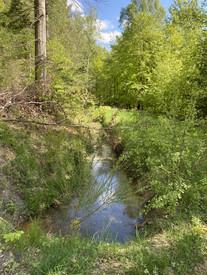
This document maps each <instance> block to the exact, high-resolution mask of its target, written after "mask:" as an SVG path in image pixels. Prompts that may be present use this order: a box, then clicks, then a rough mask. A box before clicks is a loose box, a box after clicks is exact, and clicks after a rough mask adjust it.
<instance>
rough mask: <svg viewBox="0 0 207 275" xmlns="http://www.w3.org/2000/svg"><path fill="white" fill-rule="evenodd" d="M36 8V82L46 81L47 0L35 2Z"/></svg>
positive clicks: (35, 0)
mask: <svg viewBox="0 0 207 275" xmlns="http://www.w3.org/2000/svg"><path fill="white" fill-rule="evenodd" d="M34 7H35V80H37V81H45V79H46V57H47V51H46V40H47V31H46V3H45V0H34Z"/></svg>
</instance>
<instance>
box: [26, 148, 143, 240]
mask: <svg viewBox="0 0 207 275" xmlns="http://www.w3.org/2000/svg"><path fill="white" fill-rule="evenodd" d="M115 163H116V159H115V158H114V156H113V153H112V151H111V148H110V146H108V145H104V146H103V147H102V148H100V149H99V150H98V152H97V154H96V155H95V157H94V159H93V168H92V171H91V173H92V178H93V179H94V183H93V187H92V188H93V189H94V190H92V191H91V190H89V192H90V193H91V192H93V191H96V190H98V189H99V188H102V185H104V188H103V190H102V192H101V194H100V195H99V196H97V197H96V200H95V202H94V205H95V206H96V207H94V209H97V208H99V207H100V206H101V205H102V206H101V207H100V209H99V210H98V211H95V213H93V214H92V215H90V216H89V217H88V218H87V219H86V220H85V221H84V222H82V223H80V225H79V231H80V233H81V235H86V236H91V237H99V238H100V237H101V238H102V239H103V240H104V241H108V242H111V241H117V242H121V243H125V242H127V241H129V240H131V239H132V238H134V236H135V231H136V230H135V224H137V223H140V222H143V220H144V218H143V217H142V216H141V217H140V216H139V212H140V210H141V207H140V204H139V199H138V197H136V196H134V195H133V193H134V191H133V188H132V187H131V189H132V190H128V191H127V195H126V196H127V197H125V196H123V195H122V196H121V198H117V194H116V193H117V190H119V189H122V186H123V185H125V183H126V182H127V181H128V179H127V176H126V174H125V173H124V172H123V171H121V169H120V168H118V169H115V171H114V166H115ZM123 190H124V189H123ZM130 191H131V192H130ZM118 193H119V192H118ZM86 194H87V190H83V194H82V197H83V198H84V197H85V196H86ZM112 194H113V195H112ZM129 194H130V195H129ZM111 195H112V197H113V199H112V202H111V203H110V204H107V203H106V204H105V203H104V202H105V201H108V200H109V201H110V199H109V197H110V196H111ZM118 196H119V195H118ZM78 201H79V198H75V199H73V201H72V202H70V203H68V204H66V205H61V206H58V207H57V208H50V209H48V210H46V211H44V212H43V213H42V215H41V218H40V222H41V226H42V229H43V230H45V231H46V232H51V233H53V234H56V235H59V234H61V235H66V234H68V232H69V226H70V224H71V221H72V219H73V218H74V214H75V216H76V219H77V218H78V219H79V220H84V217H85V215H86V216H87V215H88V213H85V215H84V214H83V212H84V211H83V209H81V208H79V209H78V211H77V210H76V211H75V208H74V205H75V204H77V203H78ZM91 212H92V211H91ZM89 213H90V212H89ZM25 226H26V225H25Z"/></svg>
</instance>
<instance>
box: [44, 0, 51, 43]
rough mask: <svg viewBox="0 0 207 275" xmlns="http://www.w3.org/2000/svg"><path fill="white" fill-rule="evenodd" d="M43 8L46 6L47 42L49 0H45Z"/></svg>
mask: <svg viewBox="0 0 207 275" xmlns="http://www.w3.org/2000/svg"><path fill="white" fill-rule="evenodd" d="M45 5H46V6H45V8H46V32H47V34H46V37H47V42H49V39H50V35H49V0H45Z"/></svg>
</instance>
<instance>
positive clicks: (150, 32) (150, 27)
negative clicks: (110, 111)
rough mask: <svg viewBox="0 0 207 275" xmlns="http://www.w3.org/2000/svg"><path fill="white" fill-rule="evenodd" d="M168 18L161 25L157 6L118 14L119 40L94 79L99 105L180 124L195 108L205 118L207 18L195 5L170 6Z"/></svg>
mask: <svg viewBox="0 0 207 275" xmlns="http://www.w3.org/2000/svg"><path fill="white" fill-rule="evenodd" d="M170 15H171V16H170V18H169V19H168V20H166V21H164V13H163V8H162V7H161V6H159V1H141V0H133V1H131V3H130V4H129V5H128V6H127V8H124V9H123V10H122V12H121V17H120V21H121V23H122V24H123V33H122V36H121V37H119V38H117V41H116V43H115V44H114V45H112V50H111V51H110V53H108V55H105V56H104V57H103V64H102V67H101V68H102V73H101V74H100V73H99V75H98V76H97V77H96V89H94V93H95V94H96V95H97V97H98V98H99V101H100V102H101V103H105V104H108V105H110V106H117V107H127V108H134V107H137V108H138V109H145V110H148V111H150V112H156V113H159V114H163V113H164V114H167V115H169V114H170V115H174V116H175V115H176V116H177V117H178V118H183V117H185V115H186V112H187V110H188V108H189V106H190V105H191V104H192V102H193V104H196V105H197V109H199V110H200V113H198V115H205V113H206V112H205V109H206V80H205V79H206V76H204V75H205V74H206V70H205V64H206V62H205V56H206V55H205V52H206V31H205V21H206V12H205V10H204V9H203V8H202V7H201V6H200V5H199V3H198V1H197V0H193V1H174V4H173V5H172V6H171V9H170Z"/></svg>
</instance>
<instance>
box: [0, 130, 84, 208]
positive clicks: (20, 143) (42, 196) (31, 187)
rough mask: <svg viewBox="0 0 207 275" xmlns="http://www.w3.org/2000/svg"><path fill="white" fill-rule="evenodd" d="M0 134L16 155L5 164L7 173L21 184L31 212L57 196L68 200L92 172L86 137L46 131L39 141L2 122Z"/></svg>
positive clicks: (49, 202)
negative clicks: (86, 148) (89, 168)
mask: <svg viewBox="0 0 207 275" xmlns="http://www.w3.org/2000/svg"><path fill="white" fill-rule="evenodd" d="M31 134H32V132H31ZM0 135H1V142H2V145H4V146H9V147H10V148H11V149H12V150H13V151H14V153H15V154H16V157H15V158H14V159H13V160H11V161H10V163H8V164H7V165H6V166H4V173H5V174H7V175H9V176H10V177H11V178H12V180H13V182H14V183H15V184H18V185H19V186H21V188H22V190H23V192H24V195H25V199H26V200H27V206H28V209H29V211H30V212H36V211H38V210H39V209H41V208H45V207H47V206H49V205H50V204H51V203H52V202H53V200H54V199H57V198H62V199H63V200H64V199H66V198H67V199H69V198H70V197H71V196H72V190H77V188H78V186H84V184H86V181H87V175H88V173H89V172H88V164H87V161H86V159H85V155H86V153H85V145H86V140H85V141H84V138H82V140H81V139H80V136H74V135H72V134H70V133H68V132H67V131H66V130H60V131H46V132H44V131H43V132H42V133H41V139H42V140H41V141H39V138H37V137H35V138H33V139H30V137H29V135H28V134H26V133H25V132H23V131H22V132H14V131H13V130H10V129H9V128H7V127H5V126H3V125H1V132H0Z"/></svg>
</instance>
